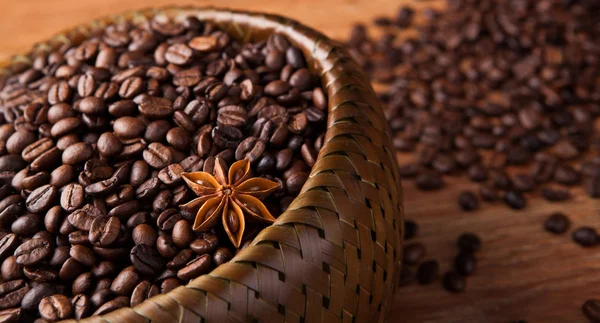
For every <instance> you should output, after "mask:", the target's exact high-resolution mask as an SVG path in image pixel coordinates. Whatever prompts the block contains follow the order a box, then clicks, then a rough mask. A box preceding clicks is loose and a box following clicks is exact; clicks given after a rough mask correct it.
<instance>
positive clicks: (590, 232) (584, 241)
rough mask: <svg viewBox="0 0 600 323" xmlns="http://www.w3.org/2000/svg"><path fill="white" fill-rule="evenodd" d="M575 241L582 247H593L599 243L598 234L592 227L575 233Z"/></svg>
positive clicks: (577, 230) (579, 229) (580, 229)
mask: <svg viewBox="0 0 600 323" xmlns="http://www.w3.org/2000/svg"><path fill="white" fill-rule="evenodd" d="M571 237H572V238H573V241H575V242H576V243H577V244H579V245H580V246H582V247H591V246H594V245H596V244H597V243H598V234H597V233H596V230H595V229H594V228H591V227H581V228H578V229H576V230H575V231H573V234H572V236H571Z"/></svg>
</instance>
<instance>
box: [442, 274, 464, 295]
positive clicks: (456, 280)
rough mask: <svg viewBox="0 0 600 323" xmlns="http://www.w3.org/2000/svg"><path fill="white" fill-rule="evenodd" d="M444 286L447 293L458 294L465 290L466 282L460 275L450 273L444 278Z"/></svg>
mask: <svg viewBox="0 0 600 323" xmlns="http://www.w3.org/2000/svg"><path fill="white" fill-rule="evenodd" d="M442 285H443V286H444V288H445V289H446V290H447V291H450V292H456V293H458V292H462V291H464V290H465V287H466V281H465V278H464V277H463V276H461V275H460V274H458V273H456V272H454V271H449V272H447V273H445V274H444V277H442Z"/></svg>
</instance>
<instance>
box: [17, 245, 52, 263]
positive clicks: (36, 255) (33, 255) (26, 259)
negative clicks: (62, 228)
mask: <svg viewBox="0 0 600 323" xmlns="http://www.w3.org/2000/svg"><path fill="white" fill-rule="evenodd" d="M52 251H53V250H52V245H51V244H50V242H49V241H45V240H42V239H31V240H27V241H25V242H23V244H21V245H20V246H19V247H18V248H17V249H16V250H15V253H14V255H15V257H16V258H17V264H19V265H23V266H29V265H35V264H38V263H40V262H42V261H43V260H44V259H46V258H48V257H49V256H50V255H51V254H52Z"/></svg>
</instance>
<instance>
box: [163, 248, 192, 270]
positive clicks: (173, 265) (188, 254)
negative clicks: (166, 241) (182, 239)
mask: <svg viewBox="0 0 600 323" xmlns="http://www.w3.org/2000/svg"><path fill="white" fill-rule="evenodd" d="M193 257H195V255H194V253H193V252H192V250H190V249H184V250H181V251H180V252H179V253H178V254H177V255H176V256H175V257H173V260H171V261H169V262H168V263H167V269H171V270H178V269H180V268H183V267H184V266H185V265H186V264H187V263H188V262H189V261H190V260H192V258H193Z"/></svg>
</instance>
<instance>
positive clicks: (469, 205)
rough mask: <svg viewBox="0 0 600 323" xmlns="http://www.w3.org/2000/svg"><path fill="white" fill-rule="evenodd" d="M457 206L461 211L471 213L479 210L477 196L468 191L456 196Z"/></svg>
mask: <svg viewBox="0 0 600 323" xmlns="http://www.w3.org/2000/svg"><path fill="white" fill-rule="evenodd" d="M458 204H459V205H460V208H461V209H462V210H463V211H473V210H476V209H477V208H479V200H478V199H477V196H475V194H473V192H470V191H464V192H462V193H460V195H459V196H458Z"/></svg>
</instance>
